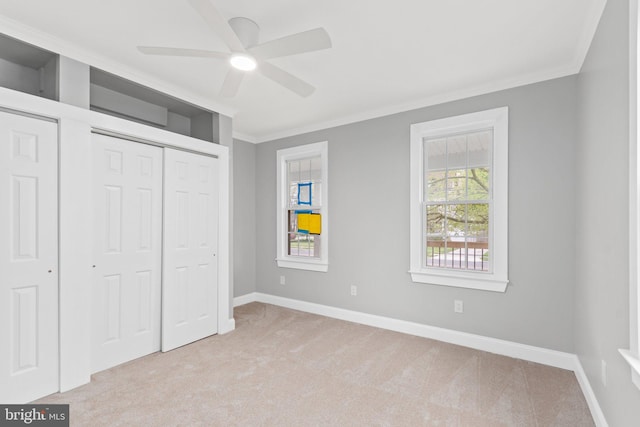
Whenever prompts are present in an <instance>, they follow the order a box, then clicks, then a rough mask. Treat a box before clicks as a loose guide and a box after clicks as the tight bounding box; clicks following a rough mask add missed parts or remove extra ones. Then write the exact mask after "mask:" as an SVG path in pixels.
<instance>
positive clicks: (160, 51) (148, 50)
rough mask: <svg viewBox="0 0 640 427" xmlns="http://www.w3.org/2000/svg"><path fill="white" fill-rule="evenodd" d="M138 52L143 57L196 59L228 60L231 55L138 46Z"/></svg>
mask: <svg viewBox="0 0 640 427" xmlns="http://www.w3.org/2000/svg"><path fill="white" fill-rule="evenodd" d="M138 50H139V51H140V52H142V53H144V54H145V55H163V56H189V57H196V58H220V59H228V58H229V57H230V56H231V55H230V54H228V53H225V52H214V51H211V50H201V49H183V48H180V47H157V46H138Z"/></svg>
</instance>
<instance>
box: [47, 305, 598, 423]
mask: <svg viewBox="0 0 640 427" xmlns="http://www.w3.org/2000/svg"><path fill="white" fill-rule="evenodd" d="M235 317H236V330H235V331H234V332H232V333H230V334H227V335H222V336H213V337H211V338H207V339H204V340H201V341H199V342H197V343H194V344H191V345H188V346H185V347H182V348H179V349H177V350H174V351H171V352H169V353H156V354H153V355H150V356H147V357H144V358H141V359H138V360H135V361H132V362H129V363H126V364H124V365H120V366H118V367H115V368H113V369H110V370H107V371H104V372H100V373H98V374H96V375H94V376H93V377H92V381H91V383H90V384H88V385H86V386H83V387H80V388H77V389H75V390H72V391H69V392H67V393H62V394H55V395H52V396H49V397H46V398H44V399H41V400H40V401H38V403H69V404H70V411H71V425H72V426H100V425H105V426H107V425H108V426H178V425H181V426H307V425H311V426H313V425H330V426H378V425H379V426H420V425H426V426H492V427H493V426H503V425H504V426H592V425H593V420H592V418H591V416H590V413H589V409H588V407H587V404H586V402H585V400H584V397H583V395H582V393H581V392H580V388H579V386H578V383H577V381H576V378H575V375H574V374H573V372H570V371H565V370H562V369H557V368H551V367H548V366H543V365H539V364H535V363H530V362H525V361H521V360H517V359H511V358H509V357H504V356H497V355H494V354H490V353H485V352H482V351H476V350H471V349H468V348H465V347H459V346H455V345H451V344H446V343H442V342H438V341H433V340H428V339H424V338H418V337H413V336H410V335H403V334H400V333H395V332H389V331H385V330H382V329H376V328H372V327H368V326H362V325H358V324H355V323H349V322H344V321H340V320H334V319H330V318H326V317H321V316H316V315H312V314H307V313H302V312H298V311H294V310H288V309H284V308H280V307H275V306H271V305H265V304H260V303H252V304H247V305H245V306H242V307H238V308H236V310H235Z"/></svg>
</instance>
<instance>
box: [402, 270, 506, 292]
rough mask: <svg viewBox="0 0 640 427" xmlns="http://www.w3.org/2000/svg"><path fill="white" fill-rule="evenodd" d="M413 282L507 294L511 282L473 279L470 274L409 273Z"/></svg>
mask: <svg viewBox="0 0 640 427" xmlns="http://www.w3.org/2000/svg"><path fill="white" fill-rule="evenodd" d="M409 273H411V280H412V281H414V282H416V283H428V284H432V285H442V286H453V287H456V288H467V289H478V290H482V291H492V292H506V290H507V284H508V283H509V280H506V279H504V280H503V279H497V278H495V277H494V276H492V275H487V276H486V277H473V276H471V275H469V274H464V273H457V272H452V273H450V274H446V275H445V274H434V273H432V272H428V273H427V272H425V271H422V270H419V271H409Z"/></svg>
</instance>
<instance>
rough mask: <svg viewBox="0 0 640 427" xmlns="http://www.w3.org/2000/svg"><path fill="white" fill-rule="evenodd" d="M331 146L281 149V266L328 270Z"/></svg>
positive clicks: (279, 223)
mask: <svg viewBox="0 0 640 427" xmlns="http://www.w3.org/2000/svg"><path fill="white" fill-rule="evenodd" d="M327 146H328V143H327V142H326V141H325V142H318V143H315V144H308V145H302V146H299V147H294V148H288V149H284V150H278V155H277V157H278V160H277V161H278V208H277V209H278V211H277V221H278V224H277V233H278V236H277V240H278V256H277V258H276V261H277V263H278V267H286V268H297V269H303V270H312V271H323V272H326V271H327V270H328V267H329V262H328V260H329V257H328V247H329V227H328V215H329V210H328V203H327V201H328V185H327V183H328V177H327V167H328V161H327V153H328V148H327Z"/></svg>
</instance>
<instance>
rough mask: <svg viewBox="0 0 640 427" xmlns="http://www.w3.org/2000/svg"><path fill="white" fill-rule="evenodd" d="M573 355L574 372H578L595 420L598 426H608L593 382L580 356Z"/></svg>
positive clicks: (579, 380)
mask: <svg viewBox="0 0 640 427" xmlns="http://www.w3.org/2000/svg"><path fill="white" fill-rule="evenodd" d="M573 357H574V358H575V361H574V368H573V372H574V373H575V374H576V378H577V379H578V384H580V388H581V389H582V394H584V398H585V400H586V401H587V405H589V410H590V411H591V416H592V417H593V421H594V422H595V423H596V426H598V427H608V426H609V424H608V423H607V419H606V418H605V417H604V413H603V412H602V408H600V403H599V402H598V399H597V398H596V394H595V392H594V391H593V388H591V383H590V382H589V378H588V377H587V373H586V372H585V371H584V369H583V367H582V363H580V358H578V356H576V355H574V356H573Z"/></svg>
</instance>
